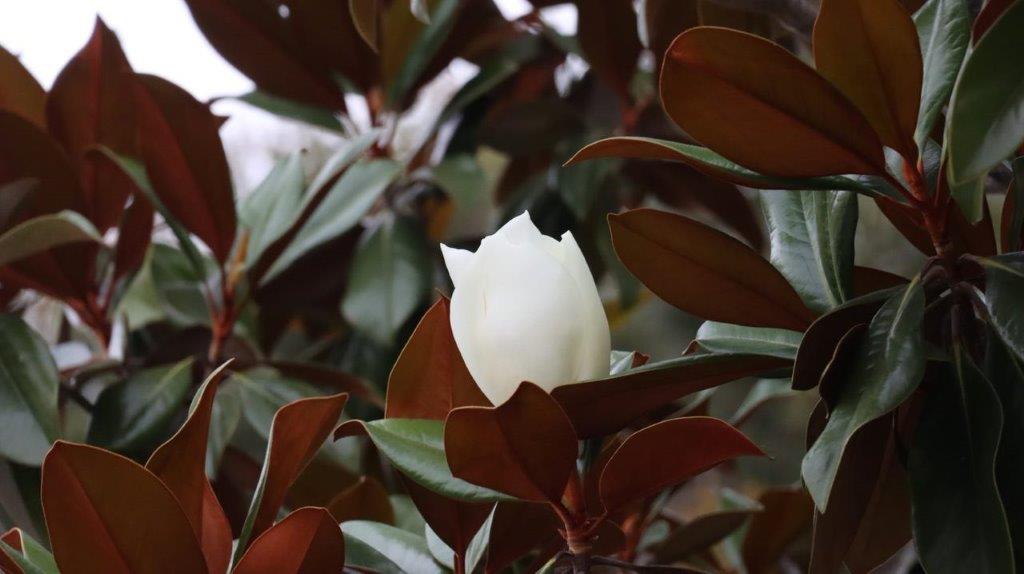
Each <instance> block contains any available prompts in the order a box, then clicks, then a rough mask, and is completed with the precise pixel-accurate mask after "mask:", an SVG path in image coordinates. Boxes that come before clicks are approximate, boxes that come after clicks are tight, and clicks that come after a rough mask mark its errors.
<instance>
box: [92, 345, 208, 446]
mask: <svg viewBox="0 0 1024 574" xmlns="http://www.w3.org/2000/svg"><path fill="white" fill-rule="evenodd" d="M191 367H192V359H191V358H188V359H185V360H183V361H181V362H179V363H176V364H174V365H169V366H160V367H153V368H150V369H145V370H142V371H139V372H137V373H135V374H133V375H132V376H131V377H129V378H128V379H126V380H124V381H122V382H120V383H117V384H114V385H111V386H109V387H107V388H106V389H104V390H103V393H102V394H100V397H99V399H98V400H97V401H96V407H95V410H94V412H93V419H92V421H93V422H92V426H91V427H89V443H91V444H95V445H99V446H102V447H104V448H107V449H109V450H114V451H118V452H127V453H137V452H141V451H144V450H145V449H147V448H148V447H150V446H153V445H155V444H156V443H157V442H158V441H159V440H160V438H161V437H163V436H164V434H166V433H167V432H168V431H169V430H170V424H171V421H172V420H173V419H174V416H175V415H176V414H178V412H179V411H180V409H181V405H182V404H183V403H184V402H185V399H186V398H187V395H188V390H189V388H190V387H191V386H192V369H191Z"/></svg>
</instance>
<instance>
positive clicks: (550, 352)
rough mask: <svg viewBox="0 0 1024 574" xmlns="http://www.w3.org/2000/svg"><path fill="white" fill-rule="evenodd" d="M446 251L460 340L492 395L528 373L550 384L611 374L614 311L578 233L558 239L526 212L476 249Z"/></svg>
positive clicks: (508, 391)
mask: <svg viewBox="0 0 1024 574" xmlns="http://www.w3.org/2000/svg"><path fill="white" fill-rule="evenodd" d="M441 251H442V253H443V254H444V261H445V264H446V265H447V266H448V273H449V274H450V275H451V278H452V282H453V283H454V284H455V291H454V293H452V302H451V325H452V332H453V333H454V335H455V343H456V345H458V347H459V351H460V352H461V353H462V358H463V360H465V362H466V366H467V367H468V368H469V372H470V374H472V375H473V378H474V379H475V380H476V383H477V385H479V387H480V389H481V390H482V391H483V393H484V395H486V396H487V398H488V399H490V400H491V402H492V403H494V404H495V405H498V404H501V403H503V402H505V400H507V399H508V398H509V397H510V396H512V393H513V392H515V390H516V388H517V387H518V386H519V383H521V382H523V381H530V382H532V383H535V384H537V385H539V386H541V387H542V388H544V389H545V390H547V391H549V392H550V391H551V390H552V389H554V388H555V387H557V386H559V385H564V384H568V383H574V382H578V381H581V380H585V379H592V378H596V377H602V376H605V375H607V374H608V356H609V353H610V347H611V343H610V335H609V332H608V318H607V317H606V316H605V313H604V308H603V307H602V306H601V299H600V297H599V296H598V293H597V286H596V285H595V284H594V277H593V276H592V275H591V274H590V269H589V268H588V267H587V262H586V260H585V259H584V258H583V253H582V252H581V251H580V248H579V245H578V244H577V243H576V240H575V239H574V238H573V236H572V233H569V232H566V233H565V234H564V235H562V240H561V241H556V240H555V239H553V238H551V237H547V236H545V235H542V234H541V232H540V231H539V230H538V229H537V227H536V226H534V224H533V222H532V221H531V220H530V214H529V213H523V214H522V215H520V216H518V217H516V218H515V219H512V220H511V221H509V222H508V223H506V224H505V225H504V226H503V227H502V228H501V229H499V230H498V231H497V232H495V233H494V234H493V235H491V236H489V237H486V238H484V240H483V241H482V242H481V243H480V248H479V249H478V250H477V251H476V253H473V252H471V251H466V250H463V249H452V248H450V247H448V246H446V245H442V246H441Z"/></svg>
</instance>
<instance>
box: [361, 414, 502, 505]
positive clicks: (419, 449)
mask: <svg viewBox="0 0 1024 574" xmlns="http://www.w3.org/2000/svg"><path fill="white" fill-rule="evenodd" d="M350 424H351V423H350ZM364 427H365V429H366V432H367V434H369V436H370V439H371V440H372V441H373V444H374V445H376V446H377V448H378V449H379V450H380V452H381V454H383V455H384V456H385V457H387V459H388V460H390V461H391V464H393V465H394V466H395V468H397V469H398V470H400V471H402V474H404V475H405V476H407V477H409V478H410V479H412V480H414V481H416V482H417V483H419V484H420V485H422V486H424V487H426V488H429V489H430V490H433V491H434V492H437V493H439V494H443V495H445V496H448V497H450V498H455V499H458V500H465V501H468V502H496V501H499V500H514V499H512V498H511V497H509V496H507V495H505V494H502V493H500V492H496V491H494V490H491V489H489V488H483V487H480V486H476V485H475V484H470V483H468V482H466V481H464V480H462V479H459V478H455V477H454V476H452V471H451V469H449V468H448V461H447V459H446V458H445V454H444V422H443V421H433V420H425V419H379V420H375V421H371V422H368V423H365V425H364Z"/></svg>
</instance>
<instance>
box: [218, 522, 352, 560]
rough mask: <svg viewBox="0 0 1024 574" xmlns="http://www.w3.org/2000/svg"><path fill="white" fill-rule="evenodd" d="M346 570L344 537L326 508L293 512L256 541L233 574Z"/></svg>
mask: <svg viewBox="0 0 1024 574" xmlns="http://www.w3.org/2000/svg"><path fill="white" fill-rule="evenodd" d="M344 569H345V537H344V536H342V534H341V529H340V528H338V523H337V522H336V521H335V520H334V519H333V518H332V517H331V515H330V513H328V512H327V510H325V509H323V508H314V507H310V506H307V507H305V508H300V509H298V510H296V511H295V512H292V513H291V514H289V515H288V516H287V517H285V518H284V520H282V521H281V522H278V523H277V524H275V525H274V526H273V527H271V528H270V529H269V530H267V531H266V532H264V533H263V534H261V535H260V537H259V538H257V539H256V540H254V541H253V543H252V546H251V547H250V548H249V551H248V552H246V553H245V556H243V557H242V560H241V561H240V562H239V563H238V566H236V567H235V569H234V570H233V572H234V574H300V573H301V574H337V573H338V572H341V571H342V570H344Z"/></svg>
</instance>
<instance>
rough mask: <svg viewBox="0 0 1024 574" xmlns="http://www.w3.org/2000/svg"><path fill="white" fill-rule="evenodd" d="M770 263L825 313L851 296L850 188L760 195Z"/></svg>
mask: <svg viewBox="0 0 1024 574" xmlns="http://www.w3.org/2000/svg"><path fill="white" fill-rule="evenodd" d="M761 201H762V204H761V205H762V206H763V207H764V213H765V219H766V220H767V222H768V233H769V236H770V237H771V262H772V264H773V265H775V267H776V268H777V269H778V270H779V271H780V272H781V273H782V275H783V276H785V277H786V279H788V280H789V282H790V284H791V285H793V288H794V289H796V292H797V293H798V294H799V295H800V298H801V299H803V300H804V303H806V304H807V306H808V307H810V308H811V309H812V310H813V311H815V312H817V313H825V312H827V311H828V310H830V309H832V308H834V307H836V306H837V305H839V304H841V303H843V302H844V301H846V300H847V299H849V298H850V297H852V295H853V238H854V234H855V233H856V230H857V196H855V195H854V194H853V193H850V192H848V191H838V192H829V191H794V192H773V193H765V194H762V195H761Z"/></svg>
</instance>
